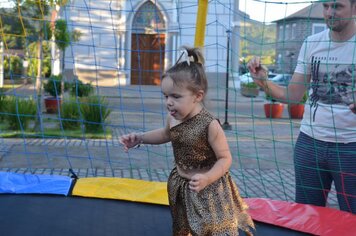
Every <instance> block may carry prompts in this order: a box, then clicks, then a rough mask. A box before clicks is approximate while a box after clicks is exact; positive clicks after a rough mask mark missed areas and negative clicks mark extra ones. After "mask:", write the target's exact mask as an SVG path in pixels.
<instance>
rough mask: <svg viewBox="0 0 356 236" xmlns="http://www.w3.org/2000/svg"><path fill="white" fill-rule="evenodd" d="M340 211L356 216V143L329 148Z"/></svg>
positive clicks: (330, 163)
mask: <svg viewBox="0 0 356 236" xmlns="http://www.w3.org/2000/svg"><path fill="white" fill-rule="evenodd" d="M329 166H330V168H331V170H333V173H332V175H333V178H334V181H335V189H336V192H337V199H338V202H339V206H340V210H343V211H348V212H352V213H354V214H356V143H348V144H343V143H341V144H340V143H337V144H333V145H332V146H331V147H330V148H329Z"/></svg>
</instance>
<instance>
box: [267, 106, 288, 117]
mask: <svg viewBox="0 0 356 236" xmlns="http://www.w3.org/2000/svg"><path fill="white" fill-rule="evenodd" d="M283 109H284V105H283V104H281V103H266V104H264V110H265V115H266V118H274V119H275V118H282V115H283Z"/></svg>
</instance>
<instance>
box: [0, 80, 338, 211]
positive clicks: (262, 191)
mask: <svg viewBox="0 0 356 236" xmlns="http://www.w3.org/2000/svg"><path fill="white" fill-rule="evenodd" d="M142 87H143V86H142ZM142 87H138V86H137V87H135V86H126V87H100V88H99V93H100V94H101V95H105V96H106V97H107V98H108V99H109V100H110V106H111V108H112V114H111V117H110V127H111V128H112V137H111V138H110V139H85V138H83V139H67V138H62V139H61V138H56V139H53V138H35V139H32V138H25V139H21V138H18V139H5V138H3V139H1V140H0V171H10V172H15V173H25V174H26V173H31V174H55V175H65V176H72V173H71V172H70V171H69V169H72V171H73V172H74V173H75V174H76V175H77V176H78V177H79V178H84V177H120V178H134V179H142V180H151V181H166V180H167V178H168V175H169V173H170V170H171V168H172V166H173V156H172V149H171V145H170V144H165V145H159V146H151V145H146V146H142V147H140V148H138V149H133V150H131V151H130V152H129V153H124V152H123V150H122V147H121V146H120V145H119V143H118V137H119V136H120V135H122V134H123V133H126V132H131V131H137V130H142V129H144V130H149V129H152V128H156V127H159V126H160V125H161V123H160V122H157V121H160V120H162V117H161V116H162V113H157V114H156V113H155V112H153V111H155V110H157V109H158V110H159V109H163V110H164V107H163V108H162V106H164V105H163V104H164V103H163V100H162V98H161V97H160V96H161V93H160V88H159V87H153V86H149V87H146V88H145V89H143V88H142ZM15 92H16V93H17V94H33V88H32V87H31V85H27V86H23V87H20V88H19V89H17V91H15ZM209 92H210V94H209V97H208V103H207V104H206V106H207V107H208V108H209V110H211V111H212V112H213V113H215V115H216V114H217V115H218V117H219V119H220V121H221V122H222V123H223V122H224V121H225V120H226V118H228V119H227V120H228V123H229V124H230V125H231V129H230V130H226V131H225V132H226V136H227V138H228V141H229V145H230V149H231V152H232V155H233V158H234V160H233V165H232V168H231V175H232V177H233V179H234V180H235V181H236V183H237V185H238V186H239V189H240V192H241V195H242V196H244V197H263V198H271V199H276V200H285V201H293V200H294V170H293V168H294V167H293V147H294V143H295V140H296V137H297V135H298V132H299V122H300V120H290V119H288V118H287V116H288V115H287V114H286V113H285V114H284V118H283V119H276V120H273V119H266V118H265V117H263V111H262V109H260V108H259V106H262V105H263V103H264V97H263V96H264V95H263V94H260V96H259V97H257V98H253V99H252V98H247V97H242V96H241V95H239V94H240V93H239V92H237V91H233V90H231V91H230V94H229V96H230V97H229V99H230V104H229V112H230V113H229V114H228V117H226V116H224V114H225V113H224V106H225V105H226V103H225V100H224V95H225V93H224V89H220V90H218V89H216V90H213V89H210V91H209ZM122 104H125V105H124V106H123V105H122ZM142 105H143V106H144V108H145V109H147V115H145V116H144V117H142ZM130 107H135V109H132V110H130V109H129V108H130ZM140 109H141V111H140ZM285 110H286V109H285ZM140 112H141V113H140ZM123 113H124V114H123ZM123 117H124V118H123ZM143 119H145V120H143ZM145 122H146V124H147V125H146V126H145V127H142V124H143V123H145ZM157 123H158V124H157ZM129 124H130V125H129ZM136 125H137V127H136ZM126 127H130V128H129V129H128V128H126ZM134 127H136V128H137V129H136V128H134ZM329 204H330V205H331V206H332V207H335V206H336V205H337V202H336V196H335V191H334V190H333V191H332V192H331V197H330V199H329Z"/></svg>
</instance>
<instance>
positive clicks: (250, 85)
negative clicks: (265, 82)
mask: <svg viewBox="0 0 356 236" xmlns="http://www.w3.org/2000/svg"><path fill="white" fill-rule="evenodd" d="M241 87H245V88H258V86H257V84H256V83H255V82H248V83H241Z"/></svg>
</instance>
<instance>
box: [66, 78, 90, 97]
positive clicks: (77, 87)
mask: <svg viewBox="0 0 356 236" xmlns="http://www.w3.org/2000/svg"><path fill="white" fill-rule="evenodd" d="M69 92H70V95H72V96H73V97H88V96H89V95H90V94H92V93H93V92H94V88H93V86H92V85H91V83H86V84H84V83H83V82H82V81H81V80H76V81H75V82H73V83H72V84H71V86H70V91H69Z"/></svg>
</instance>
